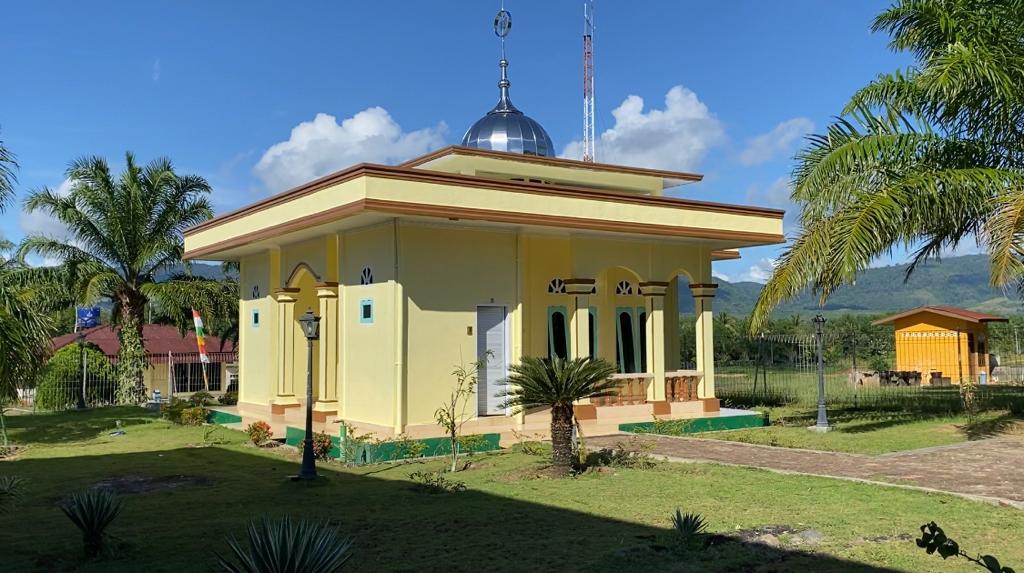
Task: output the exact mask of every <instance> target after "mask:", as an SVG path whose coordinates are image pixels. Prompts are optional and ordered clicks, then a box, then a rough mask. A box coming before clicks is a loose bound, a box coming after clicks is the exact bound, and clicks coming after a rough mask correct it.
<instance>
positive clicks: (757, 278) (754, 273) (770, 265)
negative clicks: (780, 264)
mask: <svg viewBox="0 0 1024 573" xmlns="http://www.w3.org/2000/svg"><path fill="white" fill-rule="evenodd" d="M774 270H775V259H769V258H762V259H760V260H759V261H757V262H756V263H754V264H752V265H750V268H749V269H747V270H746V271H745V272H744V273H743V274H741V275H740V276H739V277H738V280H740V281H752V282H755V283H764V282H768V279H769V278H770V277H771V276H772V271H774Z"/></svg>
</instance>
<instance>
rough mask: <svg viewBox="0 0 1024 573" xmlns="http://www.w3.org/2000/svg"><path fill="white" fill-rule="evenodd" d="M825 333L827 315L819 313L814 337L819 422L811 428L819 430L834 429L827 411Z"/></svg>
mask: <svg viewBox="0 0 1024 573" xmlns="http://www.w3.org/2000/svg"><path fill="white" fill-rule="evenodd" d="M824 335H825V317H823V316H821V315H820V314H819V315H817V316H815V317H814V338H815V339H816V340H817V343H818V344H817V346H818V422H817V423H816V424H814V425H813V426H811V429H812V430H815V431H817V432H827V431H829V430H831V429H832V427H831V426H829V425H828V414H827V413H826V412H825V356H824V354H825V352H824V350H825V347H824V342H823V338H824Z"/></svg>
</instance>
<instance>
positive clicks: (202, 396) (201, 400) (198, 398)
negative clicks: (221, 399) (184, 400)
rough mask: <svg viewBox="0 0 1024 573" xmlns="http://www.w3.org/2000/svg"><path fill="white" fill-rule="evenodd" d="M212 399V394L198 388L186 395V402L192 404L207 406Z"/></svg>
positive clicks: (211, 402)
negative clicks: (196, 390) (193, 392)
mask: <svg viewBox="0 0 1024 573" xmlns="http://www.w3.org/2000/svg"><path fill="white" fill-rule="evenodd" d="M213 400H214V398H213V394H210V393H209V392H207V391H206V390H200V391H198V392H196V393H195V394H192V395H191V396H189V397H188V403H189V404H192V405H193V406H209V405H210V404H213Z"/></svg>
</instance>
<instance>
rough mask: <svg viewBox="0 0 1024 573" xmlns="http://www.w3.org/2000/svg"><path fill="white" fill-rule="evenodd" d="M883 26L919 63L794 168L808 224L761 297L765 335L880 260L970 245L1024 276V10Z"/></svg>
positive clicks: (880, 84)
mask: <svg viewBox="0 0 1024 573" xmlns="http://www.w3.org/2000/svg"><path fill="white" fill-rule="evenodd" d="M873 28H874V30H875V31H885V32H888V33H889V34H890V36H891V38H892V40H891V43H890V45H891V47H892V48H893V49H894V50H898V51H907V52H910V53H912V54H913V55H914V56H915V59H916V63H915V65H913V66H912V67H910V68H909V69H907V70H903V71H898V72H895V73H891V74H884V75H881V76H879V77H878V78H877V79H876V80H875V81H873V82H871V83H870V84H869V85H867V86H866V87H864V88H862V89H861V90H860V91H858V92H857V93H856V94H855V95H854V96H853V97H852V99H851V100H850V102H849V104H848V105H847V107H846V108H845V109H844V110H843V114H842V116H841V117H840V118H839V119H837V120H836V122H835V123H833V124H832V125H831V126H830V127H829V128H828V130H827V131H826V132H825V133H824V134H820V135H815V136H812V137H811V138H810V139H809V142H808V144H807V146H806V147H805V148H804V149H803V150H802V151H801V152H800V153H799V154H798V156H797V164H796V167H795V169H794V171H793V185H794V189H793V194H792V198H793V201H794V202H795V203H796V205H797V207H798V208H800V210H801V215H800V228H799V230H798V231H797V233H796V236H795V238H794V239H793V241H792V242H791V243H790V245H789V246H788V247H787V248H786V249H785V251H784V252H783V254H782V256H781V258H780V259H779V261H778V263H777V265H776V268H775V271H774V273H773V275H772V277H771V279H770V280H769V281H768V284H767V285H766V286H765V288H764V290H763V291H762V293H761V296H760V298H759V300H758V302H757V305H756V307H755V311H754V317H753V320H752V321H751V330H752V331H754V332H756V331H757V330H758V329H760V328H761V326H762V325H763V324H764V323H765V321H766V320H767V318H768V315H769V314H770V312H771V310H772V309H773V308H774V307H775V306H777V305H778V304H779V303H780V302H782V301H783V300H785V299H787V298H790V297H793V296H796V295H797V294H799V293H801V292H802V291H804V290H805V289H808V288H810V289H812V290H814V291H815V292H816V293H817V294H818V295H819V296H820V299H821V301H822V302H824V301H825V300H826V299H827V298H828V297H829V296H830V295H831V294H832V293H833V292H834V291H835V290H836V289H837V288H839V287H840V286H842V285H844V284H849V283H851V282H852V281H854V280H855V278H856V276H857V273H858V272H859V271H861V270H863V269H864V268H866V267H867V266H868V265H869V264H870V263H871V261H873V260H874V259H875V258H876V257H878V256H881V255H885V254H889V253H892V251H893V250H894V249H896V248H907V249H911V250H913V251H915V253H914V260H913V264H912V265H911V267H910V271H911V272H912V271H913V269H914V265H916V264H918V263H920V262H922V261H924V260H927V259H929V258H934V257H938V256H939V255H940V254H941V253H942V252H943V251H944V250H946V249H950V248H954V247H956V246H958V245H959V244H961V242H963V241H977V242H978V244H979V246H981V247H982V248H984V249H985V250H987V251H988V253H989V256H990V258H991V262H992V276H991V279H992V282H993V284H995V285H1012V284H1016V283H1019V282H1020V280H1021V278H1022V277H1024V122H1022V121H1021V118H1022V117H1024V3H1022V2H1016V1H1012V2H1011V1H1006V0H900V1H898V2H897V3H896V4H895V5H893V6H892V7H890V8H889V9H887V10H886V11H884V12H883V13H882V14H880V15H879V16H878V17H877V18H876V19H875V22H874V26H873Z"/></svg>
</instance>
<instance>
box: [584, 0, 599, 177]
mask: <svg viewBox="0 0 1024 573" xmlns="http://www.w3.org/2000/svg"><path fill="white" fill-rule="evenodd" d="M596 139H597V138H596V129H595V127H594V0H584V1H583V161H591V162H593V161H594V156H595V153H594V147H595V142H596Z"/></svg>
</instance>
